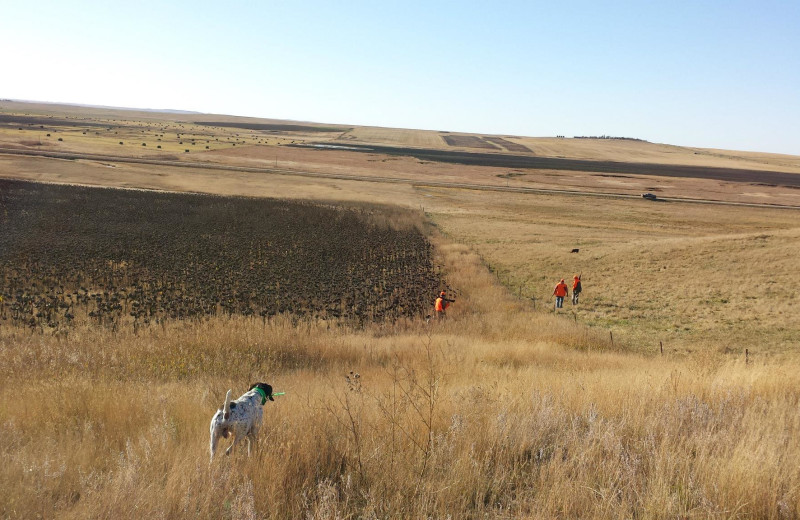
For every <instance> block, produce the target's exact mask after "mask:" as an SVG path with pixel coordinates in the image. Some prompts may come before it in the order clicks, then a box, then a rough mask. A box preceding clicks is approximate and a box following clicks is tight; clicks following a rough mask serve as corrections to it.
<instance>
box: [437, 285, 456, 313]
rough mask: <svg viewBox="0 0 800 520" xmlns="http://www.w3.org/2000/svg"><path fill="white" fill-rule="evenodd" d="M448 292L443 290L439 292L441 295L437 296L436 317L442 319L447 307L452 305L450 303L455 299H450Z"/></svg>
mask: <svg viewBox="0 0 800 520" xmlns="http://www.w3.org/2000/svg"><path fill="white" fill-rule="evenodd" d="M446 296H447V293H445V292H444V291H442V292H441V293H439V297H438V298H436V304H435V307H434V310H435V311H436V319H442V318H444V317H445V316H446V311H447V308H448V307H450V304H451V303H452V302H454V301H455V300H448V299H447V298H446Z"/></svg>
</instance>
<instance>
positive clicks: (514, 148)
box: [483, 137, 533, 153]
mask: <svg viewBox="0 0 800 520" xmlns="http://www.w3.org/2000/svg"><path fill="white" fill-rule="evenodd" d="M483 139H484V140H486V141H489V142H492V143H494V144H499V145H500V146H502V147H503V148H505V149H506V150H508V151H509V152H522V153H528V152H533V150H531V149H530V148H528V147H527V146H525V145H521V144H519V143H514V142H511V141H509V140H507V139H503V138H502V137H484V138H483Z"/></svg>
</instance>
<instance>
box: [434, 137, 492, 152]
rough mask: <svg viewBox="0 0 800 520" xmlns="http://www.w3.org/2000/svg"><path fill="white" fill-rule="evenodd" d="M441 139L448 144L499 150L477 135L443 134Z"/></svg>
mask: <svg viewBox="0 0 800 520" xmlns="http://www.w3.org/2000/svg"><path fill="white" fill-rule="evenodd" d="M442 139H444V141H445V142H446V143H447V144H448V145H449V146H456V147H459V148H481V149H484V150H499V149H500V148H498V147H497V146H495V145H493V144H492V143H490V142H488V141H487V140H485V139H484V138H482V137H479V136H477V135H443V136H442Z"/></svg>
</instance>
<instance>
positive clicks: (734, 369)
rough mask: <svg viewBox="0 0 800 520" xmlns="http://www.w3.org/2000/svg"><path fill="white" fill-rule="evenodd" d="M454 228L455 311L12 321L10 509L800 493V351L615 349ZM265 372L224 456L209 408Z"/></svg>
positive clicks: (111, 510)
mask: <svg viewBox="0 0 800 520" xmlns="http://www.w3.org/2000/svg"><path fill="white" fill-rule="evenodd" d="M439 251H440V253H441V255H442V261H443V262H444V264H445V265H447V266H450V267H449V276H450V278H451V280H452V281H453V283H454V284H456V285H457V286H458V287H461V288H462V291H461V294H460V295H459V298H458V301H457V303H456V304H455V306H454V308H453V311H452V313H451V316H450V317H449V319H448V321H446V322H444V323H435V324H425V323H412V322H407V323H400V324H397V325H394V326H390V325H386V326H375V327H374V328H370V329H367V330H351V329H347V328H340V327H335V326H334V327H333V328H330V329H329V328H328V326H327V324H323V323H299V324H293V323H292V322H291V320H288V319H277V320H275V321H273V322H269V323H267V324H266V325H264V324H262V323H261V321H260V320H247V319H230V320H224V319H223V320H212V321H208V322H204V323H200V324H192V323H185V324H172V325H168V326H166V327H164V328H154V329H152V330H151V331H148V332H146V333H144V334H141V335H139V336H134V335H132V334H129V333H119V334H116V335H114V334H111V333H110V332H108V331H102V330H95V329H82V328H79V329H78V330H75V331H73V332H72V333H70V335H69V336H67V337H62V338H56V337H44V336H40V335H30V334H28V333H19V332H11V331H8V330H5V329H4V330H1V331H0V349H2V350H0V356H2V359H4V360H5V361H6V362H5V363H4V364H3V365H2V377H0V381H2V383H0V428H2V430H0V433H2V436H3V438H4V439H5V441H4V443H3V445H2V447H1V448H0V452H1V453H2V457H3V460H4V464H3V467H2V469H0V507H2V510H1V511H2V516H4V517H10V518H32V517H38V516H41V517H57V518H112V517H114V518H119V517H123V518H126V517H143V518H152V517H169V518H291V517H305V518H345V517H388V516H396V517H414V518H419V517H433V518H443V517H452V518H474V517H482V518H486V517H488V518H512V517H513V518H519V517H527V518H553V517H558V518H575V517H584V518H587V517H592V518H596V517H603V518H630V517H632V516H637V517H646V518H676V517H688V518H717V517H719V518H737V517H759V518H792V517H796V516H797V515H799V514H800V494H798V489H800V468H798V466H797V464H796V461H797V460H798V458H800V446H798V444H797V443H796V442H794V438H795V437H796V436H797V435H798V434H800V419H799V418H798V415H797V413H796V410H797V406H798V404H800V378H799V377H798V376H800V373H799V372H800V366H798V364H797V359H796V357H794V356H788V357H786V358H785V359H782V360H780V361H779V360H777V359H770V360H767V359H759V360H756V361H755V362H751V364H750V365H748V366H745V364H744V361H743V360H742V359H741V358H739V357H731V356H726V355H723V354H719V353H714V352H705V353H702V354H694V355H691V356H689V357H688V358H672V357H669V356H667V357H660V356H640V355H635V354H631V353H626V352H622V351H619V350H615V349H612V348H611V345H610V344H609V343H608V341H606V339H605V337H604V336H602V335H601V334H598V333H597V332H596V331H592V330H590V329H587V328H586V327H585V326H582V325H580V324H576V323H575V322H574V321H572V320H569V319H564V318H563V317H557V316H552V315H548V314H546V313H537V312H532V311H531V310H530V309H528V308H526V306H524V305H521V304H520V302H519V301H517V300H516V299H513V298H510V297H509V295H508V294H507V293H506V292H505V291H504V290H503V289H502V288H501V287H500V286H499V285H498V284H497V283H496V280H495V279H494V278H493V277H492V276H490V275H489V274H488V273H487V272H486V271H485V269H483V267H482V266H481V264H480V261H479V259H478V257H477V256H476V255H474V254H473V253H471V252H470V251H469V250H468V249H466V248H465V247H463V246H458V245H448V244H446V243H441V242H440V243H439ZM351 371H353V372H354V373H358V374H359V377H358V378H357V379H356V378H355V377H353V379H351V382H350V383H348V382H347V380H346V379H345V376H346V375H348V374H349V373H350V372H351ZM254 380H267V381H269V382H270V383H272V384H273V385H274V386H275V388H276V390H280V391H286V395H285V396H283V397H279V398H277V400H276V402H274V403H269V404H268V405H267V407H266V409H265V426H264V429H263V430H262V435H261V437H260V440H259V444H258V449H257V450H256V452H255V454H254V455H253V456H251V457H249V458H248V457H247V456H246V454H245V453H244V452H242V453H235V454H234V455H233V456H231V457H227V458H226V457H220V458H219V459H218V460H216V461H215V462H214V463H213V464H211V465H209V463H208V451H207V450H208V429H207V427H208V422H209V421H210V417H211V415H212V414H213V412H214V410H215V409H216V408H217V407H218V406H219V405H220V403H221V402H222V399H223V396H224V393H225V391H226V390H227V389H228V388H233V389H234V391H235V392H242V391H244V390H245V389H246V387H247V385H249V383H251V382H252V381H254Z"/></svg>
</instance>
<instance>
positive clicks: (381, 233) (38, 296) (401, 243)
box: [0, 180, 444, 331]
mask: <svg viewBox="0 0 800 520" xmlns="http://www.w3.org/2000/svg"><path fill="white" fill-rule="evenodd" d="M440 287H444V282H443V281H442V279H441V276H440V274H439V273H438V271H437V269H436V267H435V266H434V264H433V258H432V246H431V245H430V243H429V242H428V241H427V239H426V237H425V236H424V235H423V234H422V233H421V232H420V231H419V230H418V229H417V228H416V227H414V226H412V225H411V224H406V225H404V226H399V225H390V224H389V223H388V220H387V217H386V216H384V215H383V214H382V213H381V210H380V209H375V208H360V209H359V208H343V207H336V206H323V205H317V204H311V203H303V202H291V201H284V200H276V199H253V198H225V197H215V196H207V195H193V194H170V193H157V192H146V191H133V190H114V189H102V188H86V187H76V186H58V185H46V184H37V183H28V182H19V181H7V180H0V296H2V302H0V326H4V327H7V326H18V327H29V328H31V329H33V330H42V331H46V330H53V329H59V328H64V327H68V326H69V325H70V324H71V323H77V322H80V321H87V320H88V321H89V322H92V323H96V324H99V325H103V326H109V327H112V328H117V327H120V326H133V327H135V328H138V327H141V326H148V325H150V324H153V323H160V322H163V321H165V320H189V319H201V318H203V317H206V316H213V315H245V316H254V317H262V318H263V319H267V318H268V317H270V316H273V315H276V314H290V315H295V316H306V317H316V318H327V319H343V320H349V321H353V322H356V323H365V322H367V321H381V320H395V319H397V318H400V317H414V316H419V315H423V314H425V313H427V312H429V311H430V307H431V305H432V301H433V298H434V297H435V294H436V291H437V290H438V289H439V288H440Z"/></svg>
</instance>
